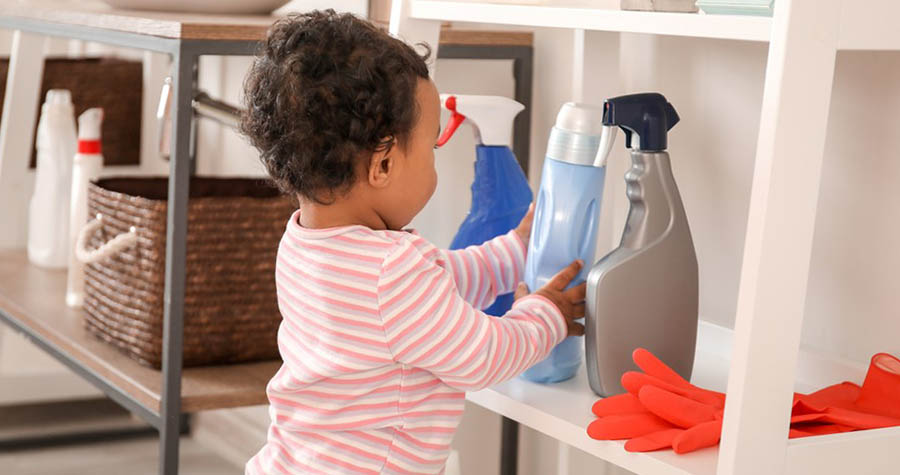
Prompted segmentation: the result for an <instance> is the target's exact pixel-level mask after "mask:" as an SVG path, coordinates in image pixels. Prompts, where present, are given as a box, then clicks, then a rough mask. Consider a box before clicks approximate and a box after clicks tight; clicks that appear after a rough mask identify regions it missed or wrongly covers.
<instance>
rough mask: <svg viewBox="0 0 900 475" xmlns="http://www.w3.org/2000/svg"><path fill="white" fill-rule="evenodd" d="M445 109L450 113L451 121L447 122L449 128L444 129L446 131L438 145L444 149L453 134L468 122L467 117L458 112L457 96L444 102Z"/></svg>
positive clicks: (439, 139)
mask: <svg viewBox="0 0 900 475" xmlns="http://www.w3.org/2000/svg"><path fill="white" fill-rule="evenodd" d="M444 107H446V108H447V110H449V111H450V120H449V121H447V126H446V127H444V131H443V132H442V133H441V136H440V137H439V138H438V140H437V144H436V145H437V146H438V147H443V146H444V144H445V143H447V141H449V140H450V137H452V136H453V133H454V132H456V129H458V128H459V126H460V125H461V124H462V123H463V122H465V121H466V116H464V115H462V114H460V113H459V112H457V111H456V96H450V97H448V98H447V100H446V101H444Z"/></svg>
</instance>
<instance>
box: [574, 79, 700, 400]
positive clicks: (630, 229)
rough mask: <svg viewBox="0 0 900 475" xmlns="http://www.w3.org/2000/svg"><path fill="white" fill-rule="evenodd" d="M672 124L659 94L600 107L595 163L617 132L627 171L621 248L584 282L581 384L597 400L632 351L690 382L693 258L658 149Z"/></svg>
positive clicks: (612, 387)
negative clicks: (646, 352)
mask: <svg viewBox="0 0 900 475" xmlns="http://www.w3.org/2000/svg"><path fill="white" fill-rule="evenodd" d="M678 120H679V117H678V114H677V113H676V112H675V109H674V108H673V107H672V105H671V104H669V102H668V101H667V100H666V98H665V97H663V96H662V95H661V94H656V93H649V94H634V95H628V96H622V97H617V98H614V99H609V100H607V101H606V103H605V104H604V112H603V127H604V141H603V142H604V143H603V144H602V145H601V147H600V151H599V152H598V154H597V159H596V165H604V164H605V163H606V160H607V157H608V155H609V152H610V150H611V148H612V145H613V143H614V140H615V132H616V130H617V128H621V129H622V130H623V131H624V132H625V138H626V143H625V145H626V147H628V148H630V149H631V159H632V166H631V169H630V170H629V171H628V172H627V173H626V174H625V181H626V183H627V186H626V193H627V195H628V200H629V201H630V208H629V211H628V218H627V220H626V223H625V230H624V232H623V234H622V240H621V243H620V244H619V247H618V248H616V249H614V250H613V251H612V252H610V253H609V254H607V255H606V256H605V257H603V258H602V259H600V260H599V261H598V262H597V263H596V264H595V265H594V266H593V268H592V269H591V270H590V274H589V275H588V279H587V297H586V300H587V311H586V313H585V317H586V319H585V337H586V340H585V350H586V356H587V367H588V380H589V382H590V385H591V388H592V389H593V390H594V392H596V393H597V394H599V395H601V396H609V395H612V394H617V393H620V392H621V391H622V387H621V386H620V385H619V377H620V376H621V375H622V373H624V372H626V371H628V370H629V369H631V368H632V365H631V358H630V356H631V352H632V350H633V349H634V348H638V347H645V348H648V349H650V350H651V351H653V352H654V353H656V354H657V355H660V357H662V358H664V359H665V360H666V361H668V362H670V363H671V364H672V366H673V367H674V368H675V371H676V372H677V373H678V374H680V375H681V376H682V377H683V378H684V379H690V375H691V370H692V367H693V363H694V348H695V344H696V339H697V320H698V297H699V296H698V287H699V282H698V270H697V256H696V254H695V252H694V244H693V240H692V239H691V232H690V228H689V227H688V221H687V216H685V212H684V206H683V205H682V203H681V197H680V196H679V194H678V187H677V186H676V185H675V179H674V177H673V176H672V169H671V165H670V162H669V154H668V153H667V152H666V151H665V150H666V148H667V145H668V140H667V133H668V131H669V129H671V128H672V127H673V126H674V125H675V124H676V123H677V122H678ZM586 262H587V261H586Z"/></svg>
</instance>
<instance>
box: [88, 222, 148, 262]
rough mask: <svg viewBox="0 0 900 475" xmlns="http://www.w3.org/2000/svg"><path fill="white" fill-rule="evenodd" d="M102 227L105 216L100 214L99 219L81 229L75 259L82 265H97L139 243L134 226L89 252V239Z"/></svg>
mask: <svg viewBox="0 0 900 475" xmlns="http://www.w3.org/2000/svg"><path fill="white" fill-rule="evenodd" d="M102 227H103V215H101V214H99V213H98V214H97V219H94V220H92V221H91V222H89V223H87V224H85V225H84V227H83V228H81V232H80V233H78V240H76V241H75V257H76V258H77V259H78V260H79V261H80V262H81V263H82V264H95V263H97V262H101V261H103V260H106V259H109V258H110V257H112V256H114V255H116V254H118V253H120V252H122V251H123V250H125V249H127V248H129V247H131V246H134V245H135V243H137V239H138V237H137V230H136V229H135V228H134V226H132V227H131V229H129V230H128V232H127V233H122V234H119V235H118V236H116V237H114V238H112V240H110V241H109V242H107V243H106V244H104V245H102V246H100V247H98V248H97V249H94V250H88V248H87V241H88V238H90V237H91V235H93V234H94V233H95V232H97V230H99V229H100V228H102Z"/></svg>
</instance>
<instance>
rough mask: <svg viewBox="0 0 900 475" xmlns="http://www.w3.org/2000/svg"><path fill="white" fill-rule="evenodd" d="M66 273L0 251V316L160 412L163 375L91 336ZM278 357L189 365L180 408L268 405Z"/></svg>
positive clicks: (61, 356)
mask: <svg viewBox="0 0 900 475" xmlns="http://www.w3.org/2000/svg"><path fill="white" fill-rule="evenodd" d="M65 291H66V271H65V270H47V269H42V268H39V267H35V266H33V265H31V264H30V263H29V262H28V258H27V256H26V254H25V252H24V251H2V252H0V317H3V318H5V319H6V320H9V321H10V322H11V323H12V324H13V326H14V327H15V328H16V329H17V330H19V331H22V332H24V333H25V334H26V335H27V336H29V337H30V338H32V339H38V340H40V341H43V342H45V343H46V344H47V345H50V346H51V347H52V348H53V350H54V351H53V352H52V353H54V356H56V357H57V358H58V359H61V360H63V362H64V363H67V364H69V365H70V366H71V365H72V364H74V365H76V366H79V367H82V368H84V369H86V370H87V371H90V372H92V373H93V374H96V375H98V376H100V377H101V378H103V379H105V380H106V381H108V382H109V383H110V384H111V385H112V386H113V387H115V388H117V389H118V390H119V391H121V393H123V394H124V395H126V396H128V397H130V398H131V399H133V400H134V401H136V402H138V403H139V404H141V405H143V406H144V407H146V408H147V409H149V410H150V411H151V412H153V413H156V414H158V413H159V410H160V409H159V407H160V394H161V391H162V379H163V376H162V373H161V372H160V371H158V370H155V369H152V368H148V367H145V366H141V365H140V364H138V363H137V362H135V361H134V360H132V359H130V358H129V357H128V356H126V355H124V354H123V353H121V352H119V351H118V350H117V349H115V348H114V347H112V346H110V345H107V344H106V343H104V342H102V341H100V340H99V339H97V338H96V337H94V336H93V335H91V334H89V333H88V332H87V331H86V330H85V329H84V325H83V320H82V319H83V317H84V315H83V312H82V311H81V310H77V309H72V308H69V307H68V306H66V304H65ZM280 365H281V362H280V361H263V362H255V363H244V364H235V365H224V366H206V367H197V368H185V370H184V373H183V376H182V380H181V385H182V393H181V394H182V410H183V411H184V412H197V411H202V410H210V409H222V408H229V407H240V406H251V405H258V404H266V403H267V402H268V401H267V398H266V393H265V388H266V384H267V383H268V381H269V379H271V377H272V376H273V375H274V374H275V372H276V371H277V370H278V368H279V367H280Z"/></svg>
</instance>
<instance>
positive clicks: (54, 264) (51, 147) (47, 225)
mask: <svg viewBox="0 0 900 475" xmlns="http://www.w3.org/2000/svg"><path fill="white" fill-rule="evenodd" d="M74 153H75V109H74V108H73V106H72V95H71V94H70V93H69V91H67V90H65V89H51V90H49V91H47V98H46V100H45V101H44V104H43V106H41V120H40V121H39V122H38V129H37V171H36V173H35V177H34V194H33V195H31V202H30V203H29V209H28V259H29V260H30V261H31V262H32V263H33V264H35V265H38V266H41V267H50V268H63V267H65V266H66V264H67V263H68V258H69V252H68V249H69V248H68V245H69V194H70V193H69V186H70V184H71V182H72V155H73V154H74Z"/></svg>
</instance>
